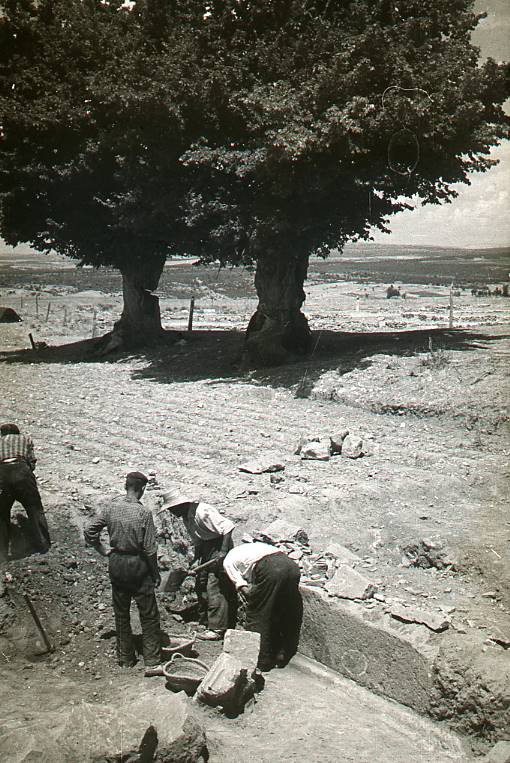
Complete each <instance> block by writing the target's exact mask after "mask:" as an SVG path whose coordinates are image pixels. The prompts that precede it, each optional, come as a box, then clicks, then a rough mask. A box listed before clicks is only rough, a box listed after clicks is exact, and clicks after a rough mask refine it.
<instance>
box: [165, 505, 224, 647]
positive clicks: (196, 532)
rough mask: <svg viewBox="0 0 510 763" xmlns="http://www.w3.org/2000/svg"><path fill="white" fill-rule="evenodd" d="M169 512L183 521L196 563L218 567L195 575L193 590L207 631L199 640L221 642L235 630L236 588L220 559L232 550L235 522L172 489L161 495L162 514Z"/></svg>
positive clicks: (200, 617)
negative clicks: (212, 563) (211, 564)
mask: <svg viewBox="0 0 510 763" xmlns="http://www.w3.org/2000/svg"><path fill="white" fill-rule="evenodd" d="M165 510H167V511H170V512H171V513H172V514H173V515H174V516H175V517H179V518H180V519H182V521H183V523H184V526H185V527H186V530H187V531H188V534H189V536H190V538H191V541H192V543H193V545H194V548H195V562H196V563H198V564H204V563H205V562H209V561H211V560H216V562H217V564H216V565H215V566H213V567H209V568H207V569H206V570H202V571H201V572H197V575H196V578H195V580H196V583H195V590H196V593H197V596H198V606H199V620H200V622H201V623H202V624H203V625H207V630H206V631H205V632H204V633H201V634H199V636H198V638H201V639H203V640H207V641H213V640H220V639H222V638H223V636H224V634H225V631H226V630H227V628H234V627H235V624H236V616H237V597H236V593H235V588H234V586H233V585H232V583H231V581H230V579H229V578H228V576H227V575H226V574H225V571H224V569H223V560H224V559H225V557H226V555H227V553H228V552H229V551H230V549H231V548H232V547H233V542H232V531H233V530H234V527H235V525H234V523H233V522H232V521H231V520H230V519H228V518H227V517H224V516H223V515H222V514H220V512H219V511H218V510H217V509H215V508H214V507H213V506H209V504H207V503H203V502H202V501H199V500H197V499H196V498H194V497H192V496H189V495H186V494H185V493H181V492H180V490H172V491H170V492H167V493H165V494H164V495H163V503H162V506H161V511H165Z"/></svg>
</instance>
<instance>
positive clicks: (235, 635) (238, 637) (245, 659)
mask: <svg viewBox="0 0 510 763" xmlns="http://www.w3.org/2000/svg"><path fill="white" fill-rule="evenodd" d="M223 651H224V652H226V654H230V655H232V657H236V658H237V659H238V660H239V661H240V663H241V665H242V667H243V668H245V669H246V670H247V671H248V673H252V672H253V671H254V670H255V668H256V667H257V661H258V658H259V651H260V633H255V632H254V631H239V630H233V629H229V630H228V631H227V632H226V633H225V638H224V640H223Z"/></svg>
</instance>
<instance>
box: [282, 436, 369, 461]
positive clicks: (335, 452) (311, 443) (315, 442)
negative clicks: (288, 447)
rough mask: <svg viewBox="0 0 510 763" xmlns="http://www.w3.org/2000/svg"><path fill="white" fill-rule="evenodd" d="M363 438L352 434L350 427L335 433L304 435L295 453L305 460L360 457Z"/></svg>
mask: <svg viewBox="0 0 510 763" xmlns="http://www.w3.org/2000/svg"><path fill="white" fill-rule="evenodd" d="M363 454H364V453H363V440H362V439H361V437H359V435H356V434H350V433H349V430H348V429H339V430H338V431H337V432H335V433H334V434H333V435H328V436H321V435H302V436H301V438H300V440H299V442H298V445H297V447H296V449H295V451H294V455H296V456H301V458H302V459H303V460H309V461H312V460H313V461H329V459H330V458H331V457H332V456H340V455H341V456H344V458H360V456H362V455H363Z"/></svg>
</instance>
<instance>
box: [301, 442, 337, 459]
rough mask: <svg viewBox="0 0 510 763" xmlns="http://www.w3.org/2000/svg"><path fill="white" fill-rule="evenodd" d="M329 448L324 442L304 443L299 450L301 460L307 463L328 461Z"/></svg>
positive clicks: (327, 443)
mask: <svg viewBox="0 0 510 763" xmlns="http://www.w3.org/2000/svg"><path fill="white" fill-rule="evenodd" d="M330 447H331V446H330V443H329V441H326V440H320V441H319V442H309V443H306V445H303V447H302V448H301V458H302V459H304V460H308V461H329V457H330V455H331V452H330Z"/></svg>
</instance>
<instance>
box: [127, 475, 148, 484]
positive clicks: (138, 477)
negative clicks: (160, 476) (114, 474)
mask: <svg viewBox="0 0 510 763" xmlns="http://www.w3.org/2000/svg"><path fill="white" fill-rule="evenodd" d="M128 477H130V478H131V479H133V480H140V482H143V483H144V484H145V483H147V482H148V481H149V478H148V477H146V476H145V474H142V472H129V474H127V475H126V479H127V478H128Z"/></svg>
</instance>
